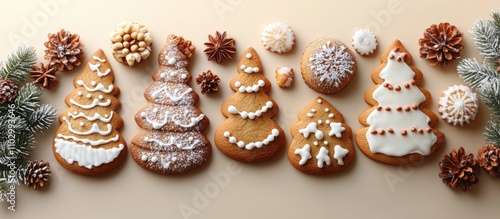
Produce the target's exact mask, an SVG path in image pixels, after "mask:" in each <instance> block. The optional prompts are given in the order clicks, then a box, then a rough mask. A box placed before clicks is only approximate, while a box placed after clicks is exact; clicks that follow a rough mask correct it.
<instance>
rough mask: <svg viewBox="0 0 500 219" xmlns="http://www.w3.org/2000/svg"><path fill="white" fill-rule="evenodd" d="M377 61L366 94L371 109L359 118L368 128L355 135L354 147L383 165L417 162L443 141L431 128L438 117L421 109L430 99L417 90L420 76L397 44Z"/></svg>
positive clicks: (440, 134) (437, 147) (401, 47)
mask: <svg viewBox="0 0 500 219" xmlns="http://www.w3.org/2000/svg"><path fill="white" fill-rule="evenodd" d="M380 59H381V63H382V64H381V65H380V66H379V67H377V68H376V69H375V70H374V71H373V72H372V80H373V82H375V83H376V84H377V85H376V86H374V87H372V88H370V89H369V90H368V91H367V92H366V94H365V101H366V102H367V103H368V104H369V105H370V106H372V107H371V108H369V109H368V110H366V111H364V112H363V113H361V115H360V116H359V121H360V123H361V124H363V125H364V126H367V127H365V128H362V129H360V130H358V131H357V132H356V143H357V144H358V146H359V148H360V149H361V151H362V152H363V153H364V154H365V155H366V156H368V157H369V158H371V159H373V160H376V161H379V162H382V163H387V164H392V165H398V164H404V163H409V162H417V161H420V160H422V159H424V158H425V157H427V156H429V155H431V154H433V153H434V152H435V151H436V150H438V149H439V148H440V147H441V146H442V145H443V143H444V141H445V136H444V134H443V133H442V132H440V131H439V130H437V129H435V128H433V127H435V126H436V124H437V123H438V117H437V116H436V114H434V113H433V112H432V111H430V110H428V109H426V108H424V107H425V106H426V105H428V104H429V103H430V102H431V95H430V93H429V92H428V91H427V90H425V89H424V88H421V87H419V85H420V83H421V82H422V80H423V74H422V72H421V71H420V70H418V69H417V68H416V67H414V66H413V65H412V56H411V55H410V54H409V53H408V51H407V50H406V48H405V47H404V46H403V45H402V44H401V42H400V41H399V40H395V41H394V42H393V43H392V44H391V45H390V46H389V48H388V49H387V50H386V51H385V52H384V53H383V54H382V57H381V58H380Z"/></svg>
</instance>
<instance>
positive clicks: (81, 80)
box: [52, 49, 127, 175]
mask: <svg viewBox="0 0 500 219" xmlns="http://www.w3.org/2000/svg"><path fill="white" fill-rule="evenodd" d="M113 81H114V72H113V70H112V69H111V66H110V64H109V60H108V59H107V57H106V55H105V54H104V52H103V51H102V50H100V49H99V50H97V51H96V52H95V53H94V54H93V55H92V56H91V57H90V59H89V60H88V61H87V62H86V63H85V64H84V67H83V71H82V73H81V74H80V75H78V76H77V77H76V78H75V79H74V81H73V84H74V86H75V90H73V91H72V92H71V93H70V94H69V95H68V96H67V97H66V99H65V102H66V105H68V106H69V109H67V110H65V111H64V112H62V113H61V115H60V116H59V121H60V122H61V126H59V128H58V129H57V131H56V132H55V135H54V142H53V147H52V149H53V152H54V155H55V157H56V160H57V161H58V162H59V163H60V164H61V165H62V166H63V167H64V168H66V169H68V170H71V171H73V172H75V173H78V174H82V175H100V174H103V173H106V172H108V171H110V170H112V169H114V168H116V167H117V166H118V165H119V164H120V163H122V161H123V160H124V158H125V157H126V154H127V153H126V151H127V149H126V148H127V144H126V142H125V139H124V138H123V137H122V135H121V134H120V133H119V131H118V130H119V129H120V128H121V127H122V126H123V119H122V118H121V117H120V115H119V114H118V113H116V110H117V109H118V108H119V107H120V106H121V103H120V101H119V100H118V99H117V98H116V96H117V95H118V94H119V93H120V89H119V88H118V87H117V86H116V85H115V84H113Z"/></svg>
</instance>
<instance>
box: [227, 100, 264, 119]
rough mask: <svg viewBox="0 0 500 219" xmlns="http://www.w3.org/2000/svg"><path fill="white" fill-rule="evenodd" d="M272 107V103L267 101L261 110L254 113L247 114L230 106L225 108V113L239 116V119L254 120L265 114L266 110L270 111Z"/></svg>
mask: <svg viewBox="0 0 500 219" xmlns="http://www.w3.org/2000/svg"><path fill="white" fill-rule="evenodd" d="M272 107H273V102H271V101H267V103H266V105H265V106H262V108H261V109H259V110H257V111H255V112H247V111H241V112H240V111H239V110H238V109H237V108H236V107H235V106H233V105H230V106H229V107H228V108H227V111H228V112H229V113H231V114H233V115H237V114H240V116H241V118H243V119H246V118H249V119H255V117H260V116H261V115H262V113H265V112H267V110H268V109H271V108H272Z"/></svg>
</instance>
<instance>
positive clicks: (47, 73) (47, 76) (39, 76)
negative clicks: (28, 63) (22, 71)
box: [30, 63, 59, 89]
mask: <svg viewBox="0 0 500 219" xmlns="http://www.w3.org/2000/svg"><path fill="white" fill-rule="evenodd" d="M31 69H32V70H31V71H30V74H31V78H33V81H34V82H35V83H38V84H41V85H42V87H43V88H47V89H52V88H53V87H54V86H56V85H57V83H58V82H59V79H58V78H57V76H56V68H55V67H54V66H52V65H50V64H46V65H44V64H43V63H40V67H37V66H33V67H31Z"/></svg>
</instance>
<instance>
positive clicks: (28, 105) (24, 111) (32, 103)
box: [14, 83, 43, 118]
mask: <svg viewBox="0 0 500 219" xmlns="http://www.w3.org/2000/svg"><path fill="white" fill-rule="evenodd" d="M42 93H43V90H42V89H40V88H38V87H37V86H35V85H34V84H33V83H27V84H26V85H25V86H23V87H21V89H19V92H18V94H17V99H16V100H15V101H14V104H15V106H16V114H17V115H19V116H22V117H24V118H27V115H28V114H29V113H32V112H33V111H34V110H35V109H36V108H37V107H39V106H40V96H41V95H42Z"/></svg>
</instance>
